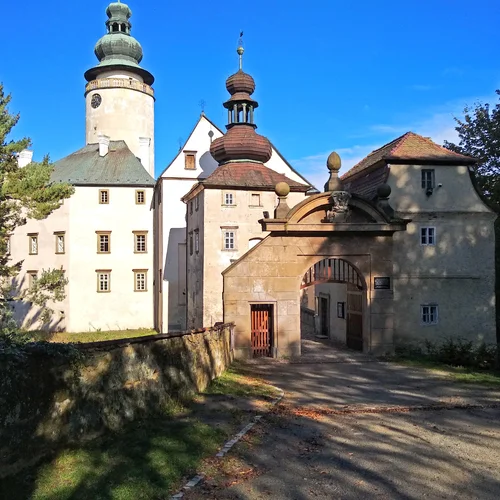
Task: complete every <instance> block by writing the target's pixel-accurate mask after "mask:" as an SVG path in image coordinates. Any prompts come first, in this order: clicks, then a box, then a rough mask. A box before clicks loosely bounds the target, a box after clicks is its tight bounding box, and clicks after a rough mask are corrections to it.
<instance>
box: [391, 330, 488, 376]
mask: <svg viewBox="0 0 500 500" xmlns="http://www.w3.org/2000/svg"><path fill="white" fill-rule="evenodd" d="M497 349H498V347H497V345H496V344H493V345H491V344H490V345H487V344H485V343H484V342H482V343H481V344H475V343H474V342H473V341H471V340H466V339H461V338H451V337H447V338H444V339H442V340H438V341H432V340H425V341H424V342H422V343H410V344H406V345H404V346H398V347H397V348H396V355H398V356H399V357H401V358H406V359H409V358H420V359H425V360H428V361H435V362H438V363H443V364H445V365H450V366H461V367H464V368H472V369H475V370H493V369H495V367H496V361H497Z"/></svg>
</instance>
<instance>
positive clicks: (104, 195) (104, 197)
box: [99, 189, 109, 205]
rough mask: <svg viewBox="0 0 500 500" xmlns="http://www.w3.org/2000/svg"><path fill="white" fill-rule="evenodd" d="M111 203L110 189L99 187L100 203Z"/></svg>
mask: <svg viewBox="0 0 500 500" xmlns="http://www.w3.org/2000/svg"><path fill="white" fill-rule="evenodd" d="M108 203H109V191H108V190H107V189H99V204H100V205H107V204H108Z"/></svg>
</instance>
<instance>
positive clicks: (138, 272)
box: [133, 269, 148, 292]
mask: <svg viewBox="0 0 500 500" xmlns="http://www.w3.org/2000/svg"><path fill="white" fill-rule="evenodd" d="M133 271H134V292H147V291H148V271H147V269H134V270H133Z"/></svg>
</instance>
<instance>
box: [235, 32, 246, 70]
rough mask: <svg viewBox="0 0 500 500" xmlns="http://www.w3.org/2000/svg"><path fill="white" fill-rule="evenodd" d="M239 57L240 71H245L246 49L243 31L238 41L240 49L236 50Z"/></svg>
mask: <svg viewBox="0 0 500 500" xmlns="http://www.w3.org/2000/svg"><path fill="white" fill-rule="evenodd" d="M236 52H238V55H239V56H240V71H241V70H242V69H243V52H245V49H244V48H243V31H240V38H239V40H238V49H237V50H236Z"/></svg>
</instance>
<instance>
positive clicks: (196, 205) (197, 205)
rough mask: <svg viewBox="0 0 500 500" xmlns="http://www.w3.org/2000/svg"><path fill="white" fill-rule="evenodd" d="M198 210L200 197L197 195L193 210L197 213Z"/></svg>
mask: <svg viewBox="0 0 500 500" xmlns="http://www.w3.org/2000/svg"><path fill="white" fill-rule="evenodd" d="M199 208H200V195H199V194H198V195H196V197H195V199H194V209H195V210H196V211H198V209H199Z"/></svg>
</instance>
